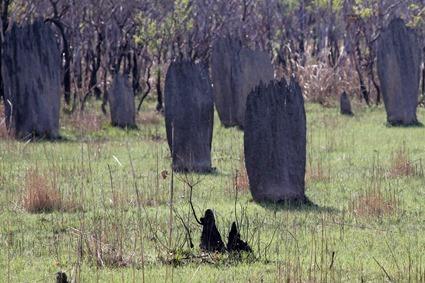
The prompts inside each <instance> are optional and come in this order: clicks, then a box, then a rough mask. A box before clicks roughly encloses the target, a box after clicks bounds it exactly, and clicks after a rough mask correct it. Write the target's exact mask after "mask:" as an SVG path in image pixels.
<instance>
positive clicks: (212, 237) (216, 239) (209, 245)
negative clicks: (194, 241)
mask: <svg viewBox="0 0 425 283" xmlns="http://www.w3.org/2000/svg"><path fill="white" fill-rule="evenodd" d="M200 221H201V224H202V234H201V244H200V245H199V247H200V248H201V250H203V251H206V252H224V251H225V250H226V248H225V246H224V243H223V240H222V239H221V235H220V232H219V231H218V229H217V226H216V225H215V217H214V213H213V212H212V210H211V209H207V210H206V211H205V215H204V217H202V218H201V220H200Z"/></svg>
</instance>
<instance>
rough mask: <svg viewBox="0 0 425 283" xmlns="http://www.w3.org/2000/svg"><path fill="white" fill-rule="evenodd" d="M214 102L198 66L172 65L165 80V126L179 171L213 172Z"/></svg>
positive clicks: (175, 166) (176, 168) (205, 75)
mask: <svg viewBox="0 0 425 283" xmlns="http://www.w3.org/2000/svg"><path fill="white" fill-rule="evenodd" d="M213 123H214V99H213V94H212V87H211V83H210V80H209V78H208V73H207V72H206V70H205V69H204V68H203V67H202V66H201V65H199V64H195V63H193V62H189V61H177V62H173V63H172V64H171V65H170V67H169V69H168V72H167V75H166V79H165V124H166V130H167V140H168V145H169V147H170V150H171V152H172V158H173V168H174V170H176V171H194V172H209V171H211V169H212V168H211V143H212V136H213Z"/></svg>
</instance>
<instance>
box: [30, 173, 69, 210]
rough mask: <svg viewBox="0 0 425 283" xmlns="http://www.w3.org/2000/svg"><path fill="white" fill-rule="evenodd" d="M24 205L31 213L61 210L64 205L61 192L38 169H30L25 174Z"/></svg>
mask: <svg viewBox="0 0 425 283" xmlns="http://www.w3.org/2000/svg"><path fill="white" fill-rule="evenodd" d="M22 206H23V208H24V209H25V210H26V211H27V212H30V213H43V212H52V211H54V210H59V209H60V208H61V207H62V201H61V196H60V192H59V191H58V189H57V188H55V187H53V186H52V185H51V184H50V183H49V182H48V181H47V179H46V178H45V177H44V176H42V175H41V174H39V173H38V172H37V170H34V169H30V170H28V172H26V174H25V189H24V193H23V196H22Z"/></svg>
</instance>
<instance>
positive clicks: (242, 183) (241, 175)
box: [233, 154, 249, 192]
mask: <svg viewBox="0 0 425 283" xmlns="http://www.w3.org/2000/svg"><path fill="white" fill-rule="evenodd" d="M233 186H234V188H236V189H237V190H238V192H248V191H249V179H248V173H247V172H246V168H245V158H244V155H243V154H241V157H240V162H239V169H237V170H236V172H235V175H234V184H233Z"/></svg>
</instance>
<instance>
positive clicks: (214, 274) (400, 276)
mask: <svg viewBox="0 0 425 283" xmlns="http://www.w3.org/2000/svg"><path fill="white" fill-rule="evenodd" d="M307 116H308V147H307V152H308V164H310V166H309V167H311V168H312V169H311V168H310V169H308V170H307V171H308V174H307V175H308V177H307V195H308V197H309V198H310V200H312V201H313V202H314V203H315V204H317V205H318V207H313V208H309V207H301V208H298V209H295V208H289V207H283V206H280V207H278V206H260V205H258V204H256V203H254V202H253V201H252V198H251V196H250V193H249V191H241V192H239V193H238V200H237V205H236V214H237V217H238V219H239V220H240V219H243V220H244V221H243V222H242V232H241V234H242V236H243V238H244V239H246V240H248V241H249V243H250V244H251V246H252V248H253V250H254V252H255V258H244V259H242V260H239V261H238V260H235V259H232V258H229V257H228V256H217V255H214V256H212V257H211V258H207V259H203V260H201V259H199V258H191V259H185V256H186V255H193V256H198V255H200V251H199V249H198V244H199V237H200V232H201V231H200V227H199V226H197V224H196V222H195V220H194V219H193V217H192V216H191V215H190V210H189V209H190V207H189V203H188V198H189V190H188V188H187V186H186V185H185V184H184V183H183V182H182V181H181V179H182V178H183V177H184V176H181V175H176V176H175V178H174V202H173V204H174V207H175V212H177V213H178V214H179V215H181V216H182V218H184V221H185V222H186V223H187V225H188V226H189V227H190V229H191V232H192V237H193V241H194V244H195V248H194V249H193V250H192V251H189V248H188V246H187V245H183V244H184V238H185V229H184V227H183V225H182V223H181V221H180V220H179V219H178V218H177V217H176V216H175V215H174V217H173V223H172V241H171V242H172V243H171V246H170V245H169V237H168V235H169V228H170V223H169V213H170V210H169V206H168V204H169V198H170V193H169V192H170V181H171V176H170V174H168V177H166V178H165V179H164V178H163V177H162V176H161V172H163V171H164V170H167V171H168V172H170V156H169V150H168V146H167V143H166V139H165V130H164V126H163V123H162V122H160V123H159V124H158V123H153V124H140V127H139V128H140V129H139V130H134V131H129V132H126V131H123V130H118V129H113V128H111V127H109V126H108V125H107V123H106V122H105V121H103V122H102V126H101V127H100V129H99V130H97V131H96V132H93V133H89V134H82V133H81V132H80V133H79V132H78V130H76V129H75V128H73V127H72V126H70V124H69V123H67V122H66V121H65V122H63V124H64V125H63V128H62V134H63V135H64V136H65V137H66V140H65V141H61V142H57V143H49V142H40V143H23V142H16V141H12V140H3V141H0V223H1V225H0V282H53V280H54V278H55V273H56V272H57V271H59V270H63V271H66V273H67V274H68V276H73V277H74V278H78V279H79V280H80V282H92V281H95V282H96V281H98V282H141V281H142V278H143V274H144V278H145V281H146V282H164V281H171V280H174V281H175V282H216V281H218V282H236V281H238V282H260V281H263V282H276V281H277V282H280V281H286V280H290V281H291V282H293V281H311V282H323V281H329V282H333V281H361V280H364V281H369V282H375V281H386V280H388V279H389V278H391V280H394V281H409V280H410V281H422V282H423V281H424V280H425V235H424V231H425V206H424V202H425V188H424V187H425V186H424V185H425V178H424V175H423V170H422V167H421V164H422V159H424V158H425V128H421V127H412V128H395V127H392V128H390V127H386V125H385V120H386V119H385V113H384V111H383V109H382V108H374V109H364V108H358V109H357V115H356V116H355V117H354V118H350V117H343V116H340V115H339V113H338V110H337V109H334V108H322V107H320V106H318V105H310V104H309V105H307ZM419 119H420V120H421V121H422V122H423V121H425V111H424V110H422V109H421V110H420V111H419ZM282 146H284V145H282ZM402 149H403V150H404V151H403V152H404V155H403V157H404V158H405V159H406V161H408V162H409V166H411V167H412V168H413V169H414V170H413V171H414V172H413V173H412V174H409V175H408V176H404V175H403V174H399V175H397V172H398V171H396V172H395V174H394V172H393V171H394V167H395V162H396V161H395V158H394V156H395V155H396V153H397V152H399V151H401V150H402ZM242 153H243V133H242V132H241V131H239V130H237V129H225V128H223V127H222V126H221V125H220V123H219V121H218V119H216V122H215V128H214V141H213V166H215V167H217V172H216V173H215V174H212V175H202V176H195V175H192V176H186V177H187V178H188V179H193V180H198V179H200V180H201V183H200V184H199V185H198V186H196V187H195V189H194V195H193V203H194V205H195V209H196V211H197V214H198V216H200V215H201V214H202V213H203V211H205V210H206V209H207V208H212V209H213V210H214V211H215V213H216V217H217V222H218V227H219V230H220V231H221V233H222V236H223V237H226V238H227V233H228V230H229V229H230V224H231V222H232V221H234V219H235V190H234V186H233V183H234V179H235V171H236V170H240V169H241V160H240V158H241V156H242ZM132 164H133V166H132ZM242 164H243V163H242ZM34 168H36V169H37V171H38V172H39V173H40V174H42V175H45V178H46V180H47V182H48V184H47V185H50V186H53V187H56V188H58V189H59V190H60V193H61V196H62V199H63V200H64V202H69V203H72V204H74V205H75V206H76V209H74V210H70V211H68V212H59V211H56V212H53V213H45V214H29V213H27V212H25V210H24V209H23V207H22V201H21V199H22V195H23V193H24V190H25V183H26V180H25V179H26V178H25V176H26V173H27V172H28V171H29V170H31V169H34ZM133 169H134V170H133ZM111 176H112V178H111ZM111 179H112V186H111ZM137 191H138V192H139V193H140V204H141V206H138V201H137V197H136V195H137ZM376 196H380V197H378V198H376ZM370 205H371V206H372V207H368V206H370ZM375 206H376V207H375ZM373 209H375V210H373ZM93 237H97V239H101V244H99V245H101V246H102V248H100V249H102V251H103V252H104V254H107V253H108V250H109V251H111V250H112V249H113V248H114V252H111V254H115V255H116V254H122V256H123V262H125V263H127V264H128V266H127V267H120V266H119V264H112V265H111V266H106V267H99V266H98V265H97V264H96V263H95V262H94V261H93V260H92V259H93V258H92V257H90V256H89V254H88V251H87V243H89V245H92V246H91V247H92V248H93V246H94V243H96V241H94V240H93ZM98 243H99V242H98ZM105 247H106V248H105ZM167 248H170V250H172V251H173V254H170V252H168V251H167ZM142 255H143V256H142ZM103 258H106V256H105V255H104V256H103ZM171 259H173V260H174V263H175V264H174V265H173V264H168V263H167V262H168V261H169V260H171Z"/></svg>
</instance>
